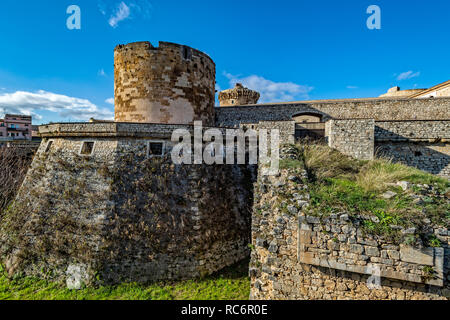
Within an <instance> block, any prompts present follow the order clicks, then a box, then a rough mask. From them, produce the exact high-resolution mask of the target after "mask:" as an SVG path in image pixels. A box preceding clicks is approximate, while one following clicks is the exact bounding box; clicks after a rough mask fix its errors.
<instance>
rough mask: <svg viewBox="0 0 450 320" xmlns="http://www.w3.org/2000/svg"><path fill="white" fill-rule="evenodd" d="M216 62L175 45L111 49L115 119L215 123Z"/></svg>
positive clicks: (142, 43)
mask: <svg viewBox="0 0 450 320" xmlns="http://www.w3.org/2000/svg"><path fill="white" fill-rule="evenodd" d="M215 72H216V70H215V64H214V62H213V61H212V59H211V58H210V57H209V56H208V55H206V54H204V53H202V52H200V51H198V50H195V49H192V48H190V47H187V46H182V45H177V44H173V43H167V42H160V44H159V47H158V48H155V47H153V46H152V45H151V44H150V42H136V43H131V44H128V45H119V46H117V47H116V49H115V50H114V77H115V120H116V121H118V122H147V123H169V124H192V122H193V121H195V120H202V121H203V122H204V125H213V122H214V101H215Z"/></svg>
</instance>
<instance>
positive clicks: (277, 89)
mask: <svg viewBox="0 0 450 320" xmlns="http://www.w3.org/2000/svg"><path fill="white" fill-rule="evenodd" d="M223 75H224V76H225V77H227V78H228V79H229V81H230V86H231V87H234V85H235V84H236V83H242V84H243V85H244V86H245V87H248V88H249V89H252V90H256V91H258V92H259V93H260V94H261V98H260V101H259V102H260V103H268V102H287V101H294V100H301V99H309V93H310V92H311V91H312V90H313V89H314V87H311V86H307V85H299V84H296V83H293V82H274V81H271V80H267V79H265V78H263V77H260V76H257V75H251V76H248V77H244V78H241V77H240V76H239V75H237V76H234V75H232V74H230V73H226V72H224V73H223Z"/></svg>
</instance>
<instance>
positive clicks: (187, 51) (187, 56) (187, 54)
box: [182, 47, 192, 60]
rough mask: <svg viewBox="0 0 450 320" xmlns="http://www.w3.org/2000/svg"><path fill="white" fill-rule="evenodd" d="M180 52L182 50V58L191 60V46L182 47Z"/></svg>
mask: <svg viewBox="0 0 450 320" xmlns="http://www.w3.org/2000/svg"><path fill="white" fill-rule="evenodd" d="M182 52H183V59H184V60H191V58H192V52H191V48H188V47H183V50H182Z"/></svg>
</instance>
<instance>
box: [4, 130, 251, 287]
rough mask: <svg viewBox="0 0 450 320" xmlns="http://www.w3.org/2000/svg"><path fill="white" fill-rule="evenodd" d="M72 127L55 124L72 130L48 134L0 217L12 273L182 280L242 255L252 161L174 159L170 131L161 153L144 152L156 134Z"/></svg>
mask: <svg viewBox="0 0 450 320" xmlns="http://www.w3.org/2000/svg"><path fill="white" fill-rule="evenodd" d="M105 125H106V126H108V125H109V124H105ZM73 126H74V125H72V124H69V125H67V126H66V127H67V128H66V130H63V129H64V128H65V126H64V125H58V126H56V127H54V126H53V127H52V128H54V129H55V128H59V129H61V131H66V134H69V135H71V136H72V137H69V136H67V137H65V136H58V134H57V133H53V134H50V133H47V135H53V137H50V136H48V137H47V138H46V139H44V141H43V142H42V144H41V146H40V149H39V151H38V153H37V155H36V157H35V159H34V161H33V164H32V167H31V169H30V170H29V172H28V174H27V177H26V183H24V185H23V187H22V188H21V190H20V191H19V195H18V197H17V199H16V201H15V202H14V204H13V205H12V206H11V208H9V210H7V211H6V212H5V213H4V214H3V215H2V216H1V217H0V235H1V238H0V256H1V258H2V262H3V263H4V265H5V266H6V270H7V271H8V273H9V274H10V275H13V274H17V273H19V272H22V273H23V274H26V275H32V276H38V277H42V278H49V279H55V280H66V279H67V278H68V277H69V276H70V275H69V274H68V273H70V272H69V270H73V269H77V270H82V274H83V281H84V282H85V283H87V284H91V283H94V282H101V283H117V282H123V281H138V282H146V281H155V280H166V279H186V278H194V277H199V276H204V275H207V274H210V273H212V272H214V271H217V270H220V269H222V268H223V267H225V266H227V265H231V264H233V263H235V262H237V261H239V260H241V259H243V258H245V257H246V256H247V255H248V253H249V252H248V243H249V240H250V239H249V233H250V232H249V228H250V213H249V211H248V210H249V209H248V208H249V207H250V206H251V205H250V203H251V201H252V192H251V186H252V181H253V175H254V173H253V170H252V168H251V167H248V166H238V165H236V166H232V165H229V166H228V165H223V166H206V165H205V166H203V165H174V164H173V163H172V162H171V160H170V156H169V154H170V152H171V148H172V145H171V143H170V142H168V141H167V136H166V137H165V139H163V138H162V137H161V136H160V137H158V138H157V139H156V140H157V141H161V142H164V144H165V145H164V149H165V150H166V156H164V157H162V158H157V157H153V158H148V157H147V150H148V142H149V141H150V140H152V141H154V140H155V139H154V138H141V137H134V138H132V137H114V136H113V135H115V134H118V132H122V133H121V134H125V133H124V132H125V131H126V130H125V128H122V129H123V130H122V131H120V130H118V132H116V133H113V132H109V135H110V136H109V137H108V136H105V137H99V136H97V137H95V136H92V137H91V138H89V137H86V136H84V137H77V136H76V131H73V132H72V133H70V130H71V129H72V130H73ZM84 126H86V125H84ZM87 126H88V125H87ZM133 126H134V125H131V124H130V126H128V127H130V128H128V127H127V129H129V130H131V131H133V130H132V128H131V127H133ZM94 127H95V128H96V129H97V130H98V131H100V127H101V125H100V124H94V125H92V128H91V129H90V130H91V131H94V129H93V128H94ZM144 127H145V126H144ZM49 128H50V127H49ZM49 128H47V129H45V128H44V129H43V131H46V130H47V132H48V130H50V129H49ZM86 128H87V127H86ZM116 128H117V127H116ZM135 131H139V130H135ZM106 133H108V132H104V133H103V134H106ZM61 134H62V135H64V133H61ZM98 134H99V135H100V134H101V133H100V132H99V133H98ZM134 134H137V133H136V132H135V133H134ZM142 134H143V133H142ZM74 135H75V136H74ZM147 135H150V134H149V133H147ZM50 141H51V144H50V145H49V144H48V143H49V142H50ZM86 141H93V142H95V144H94V150H93V154H92V155H91V156H82V155H80V154H79V152H80V150H81V146H82V143H83V142H86Z"/></svg>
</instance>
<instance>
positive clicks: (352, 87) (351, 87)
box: [347, 86, 358, 89]
mask: <svg viewBox="0 0 450 320" xmlns="http://www.w3.org/2000/svg"><path fill="white" fill-rule="evenodd" d="M347 89H358V87H357V86H347Z"/></svg>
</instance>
